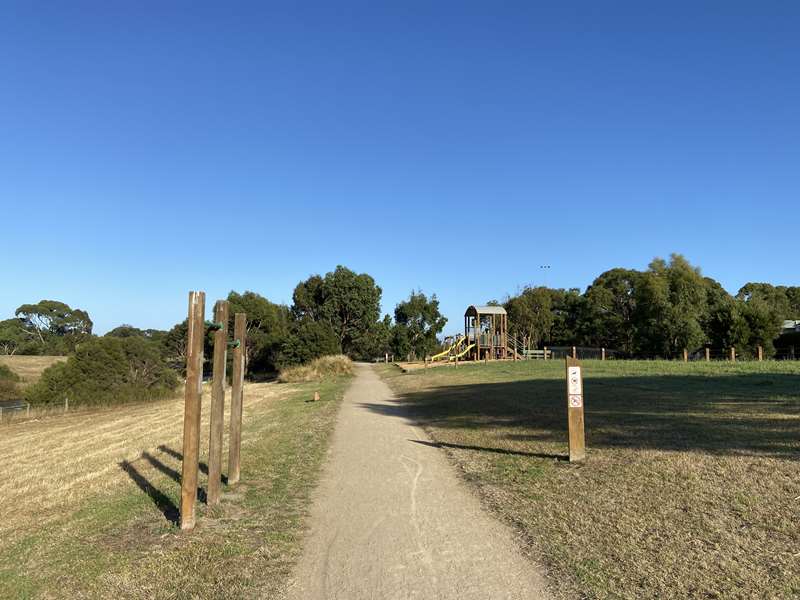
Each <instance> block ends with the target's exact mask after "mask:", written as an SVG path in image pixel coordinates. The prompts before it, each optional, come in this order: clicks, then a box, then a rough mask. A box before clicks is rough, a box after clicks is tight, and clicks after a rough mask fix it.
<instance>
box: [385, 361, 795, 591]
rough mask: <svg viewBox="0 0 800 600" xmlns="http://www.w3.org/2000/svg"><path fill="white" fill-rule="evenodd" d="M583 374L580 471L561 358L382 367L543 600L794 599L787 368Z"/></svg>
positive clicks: (599, 366) (612, 368)
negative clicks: (572, 458) (531, 563)
mask: <svg viewBox="0 0 800 600" xmlns="http://www.w3.org/2000/svg"><path fill="white" fill-rule="evenodd" d="M583 366H584V390H585V406H586V436H587V445H588V460H587V462H586V463H585V464H583V465H574V464H570V463H569V462H567V461H566V460H565V459H566V457H567V432H566V399H565V369H564V364H563V362H562V361H548V362H543V361H524V362H517V363H513V362H502V363H501V362H497V363H490V364H488V365H484V364H463V365H460V366H459V367H458V368H457V369H455V368H452V367H441V368H435V369H427V370H417V371H413V372H411V373H408V374H402V373H400V372H399V371H398V370H397V369H393V368H391V367H389V366H381V367H379V368H380V369H381V371H382V373H383V376H384V377H385V378H386V379H387V380H388V381H389V383H390V385H391V386H392V387H393V389H394V390H395V391H396V392H397V394H398V401H399V402H402V403H404V404H406V405H407V406H408V408H409V410H410V411H411V414H412V415H413V416H414V417H415V419H416V420H417V421H418V422H419V423H420V424H421V425H422V426H423V427H425V429H426V430H427V431H428V433H429V434H430V435H431V437H432V438H433V439H434V440H435V441H437V442H439V443H440V445H441V446H442V448H443V449H444V451H445V452H446V453H447V454H448V456H449V457H450V458H451V460H453V461H454V462H455V463H456V464H457V466H458V467H459V470H460V472H462V473H463V474H464V475H465V478H466V479H467V480H468V481H469V482H470V483H471V484H472V485H473V486H474V488H475V490H476V492H477V493H478V494H480V495H481V497H482V498H483V499H484V501H485V503H486V504H487V505H488V506H489V507H491V509H492V510H494V511H495V512H496V513H497V514H498V515H499V516H500V517H501V518H503V519H504V520H506V521H508V522H510V523H511V524H513V525H514V526H515V527H516V528H517V529H518V530H519V531H520V532H521V533H522V535H523V537H524V539H526V540H527V551H528V552H529V553H530V555H531V557H532V559H534V560H537V561H540V562H544V563H545V564H546V566H547V568H548V570H549V572H550V574H551V575H552V581H553V591H554V594H555V595H556V596H559V597H565V598H567V597H576V596H580V597H586V598H603V599H606V598H608V599H610V598H636V599H639V598H742V599H744V598H789V597H796V593H797V590H798V589H800V555H798V554H797V552H798V548H800V528H798V527H797V522H798V521H800V501H798V498H800V445H799V444H800V363H792V362H763V363H757V362H748V363H745V362H740V363H735V364H734V363H722V362H717V363H688V364H685V363H682V362H667V361H584V362H583Z"/></svg>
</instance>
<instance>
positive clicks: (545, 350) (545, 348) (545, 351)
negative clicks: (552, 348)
mask: <svg viewBox="0 0 800 600" xmlns="http://www.w3.org/2000/svg"><path fill="white" fill-rule="evenodd" d="M544 359H545V360H547V346H545V347H544Z"/></svg>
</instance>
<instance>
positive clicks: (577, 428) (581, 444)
mask: <svg viewBox="0 0 800 600" xmlns="http://www.w3.org/2000/svg"><path fill="white" fill-rule="evenodd" d="M565 363H566V367H567V420H568V425H569V462H579V461H582V460H584V459H585V458H586V439H585V433H584V419H583V373H582V369H581V365H580V363H579V362H578V361H577V359H575V358H572V357H569V356H568V357H567V358H566V359H565Z"/></svg>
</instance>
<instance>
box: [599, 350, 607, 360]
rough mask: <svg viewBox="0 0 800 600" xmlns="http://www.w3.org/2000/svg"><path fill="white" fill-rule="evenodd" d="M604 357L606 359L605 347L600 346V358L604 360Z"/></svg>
mask: <svg viewBox="0 0 800 600" xmlns="http://www.w3.org/2000/svg"><path fill="white" fill-rule="evenodd" d="M605 359H606V349H605V348H600V360H605Z"/></svg>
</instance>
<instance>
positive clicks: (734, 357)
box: [731, 346, 736, 362]
mask: <svg viewBox="0 0 800 600" xmlns="http://www.w3.org/2000/svg"><path fill="white" fill-rule="evenodd" d="M731 362H736V348H735V347H734V346H731Z"/></svg>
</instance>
